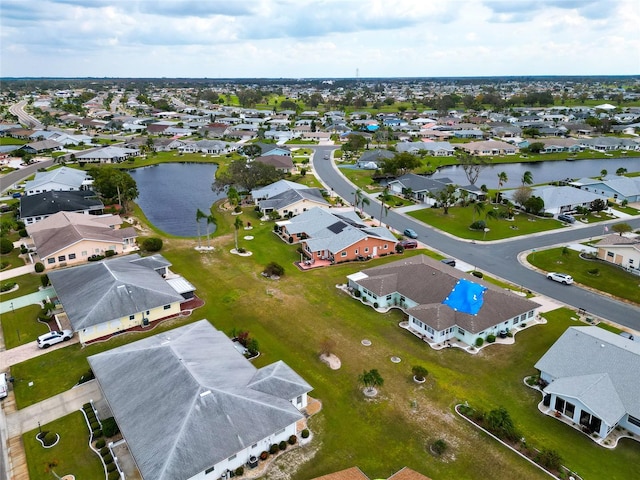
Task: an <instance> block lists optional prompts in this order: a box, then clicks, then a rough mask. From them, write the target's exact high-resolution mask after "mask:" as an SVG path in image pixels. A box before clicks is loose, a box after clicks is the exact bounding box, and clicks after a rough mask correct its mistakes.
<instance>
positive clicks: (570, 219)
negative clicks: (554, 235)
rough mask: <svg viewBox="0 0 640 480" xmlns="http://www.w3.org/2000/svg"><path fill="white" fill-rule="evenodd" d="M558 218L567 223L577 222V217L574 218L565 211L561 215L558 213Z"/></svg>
mask: <svg viewBox="0 0 640 480" xmlns="http://www.w3.org/2000/svg"><path fill="white" fill-rule="evenodd" d="M558 220H560V221H561V222H565V223H575V221H576V219H575V218H573V217H572V216H571V215H567V214H565V213H561V214H560V215H558Z"/></svg>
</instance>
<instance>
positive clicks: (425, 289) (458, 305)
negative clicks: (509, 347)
mask: <svg viewBox="0 0 640 480" xmlns="http://www.w3.org/2000/svg"><path fill="white" fill-rule="evenodd" d="M347 279H348V287H349V288H350V290H351V291H352V293H353V294H354V295H355V296H356V297H360V299H361V300H363V301H365V303H368V304H370V305H372V306H373V307H375V308H377V309H379V310H387V309H390V308H399V309H401V310H402V311H403V312H404V313H406V314H407V316H408V322H409V328H410V329H411V330H413V331H414V332H415V333H417V334H419V335H422V336H423V338H424V339H425V340H427V341H429V342H431V343H442V342H444V341H447V340H451V339H454V338H455V339H458V340H460V341H462V342H464V343H466V344H468V345H475V343H476V340H477V339H478V338H482V339H483V340H484V339H486V338H487V336H489V335H498V334H499V333H500V332H501V331H503V330H504V331H507V332H508V331H509V330H510V329H513V328H514V327H516V326H519V325H522V324H523V323H524V322H527V321H532V320H533V319H534V318H535V316H536V313H537V309H538V308H539V306H540V305H538V304H537V303H535V302H532V301H531V300H528V299H527V298H525V297H521V296H518V295H516V294H514V293H512V292H509V291H507V290H505V289H503V288H499V287H497V286H495V285H493V284H490V283H488V282H485V281H484V280H482V279H480V278H476V277H474V276H472V275H470V274H467V273H465V272H462V271H460V270H457V269H455V268H454V267H451V266H449V265H445V264H444V263H442V262H439V261H437V260H434V259H433V258H430V257H427V256H425V255H418V256H415V257H411V258H406V259H402V260H399V261H397V262H392V263H388V264H386V265H380V266H378V267H373V268H369V269H366V270H362V271H360V272H357V273H354V274H352V275H348V276H347Z"/></svg>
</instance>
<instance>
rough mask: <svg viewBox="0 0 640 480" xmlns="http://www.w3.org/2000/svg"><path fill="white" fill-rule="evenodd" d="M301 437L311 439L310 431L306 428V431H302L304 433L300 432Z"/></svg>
mask: <svg viewBox="0 0 640 480" xmlns="http://www.w3.org/2000/svg"><path fill="white" fill-rule="evenodd" d="M300 436H301V437H302V438H309V429H308V428H305V429H304V430H302V432H300Z"/></svg>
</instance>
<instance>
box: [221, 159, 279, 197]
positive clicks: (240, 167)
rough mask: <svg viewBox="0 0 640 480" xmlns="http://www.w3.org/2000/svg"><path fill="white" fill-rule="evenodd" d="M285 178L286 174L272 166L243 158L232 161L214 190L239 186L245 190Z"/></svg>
mask: <svg viewBox="0 0 640 480" xmlns="http://www.w3.org/2000/svg"><path fill="white" fill-rule="evenodd" d="M283 178H284V173H283V172H281V171H279V170H277V169H276V168H275V167H274V166H272V165H266V164H264V163H261V162H247V160H246V159H244V158H242V159H239V160H234V161H232V162H231V163H230V164H229V166H228V167H227V169H226V170H225V171H224V172H223V173H221V174H220V175H218V178H216V181H215V182H214V183H213V185H212V188H213V189H214V190H216V191H218V192H219V191H222V190H223V189H224V188H225V187H228V186H239V187H241V188H243V189H245V190H253V189H254V188H256V187H262V186H264V185H269V184H270V183H274V182H277V181H278V180H281V179H283Z"/></svg>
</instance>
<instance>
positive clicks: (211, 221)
mask: <svg viewBox="0 0 640 480" xmlns="http://www.w3.org/2000/svg"><path fill="white" fill-rule="evenodd" d="M206 220H207V247H209V248H211V238H210V237H209V225H212V224H213V225H217V222H216V218H215V217H214V216H213V213H212V214H211V215H209V216H208V217H207V218H206Z"/></svg>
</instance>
